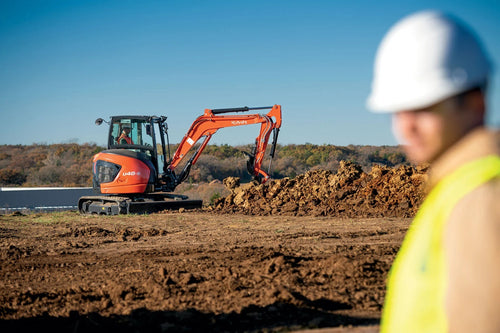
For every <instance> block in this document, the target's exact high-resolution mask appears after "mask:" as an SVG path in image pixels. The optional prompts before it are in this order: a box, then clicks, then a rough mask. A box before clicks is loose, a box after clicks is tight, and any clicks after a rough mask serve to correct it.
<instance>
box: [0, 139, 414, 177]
mask: <svg viewBox="0 0 500 333" xmlns="http://www.w3.org/2000/svg"><path fill="white" fill-rule="evenodd" d="M176 148H177V147H176V146H175V145H173V147H172V151H175V149H176ZM103 150H105V148H104V147H101V146H98V145H96V144H87V143H85V144H76V143H67V144H51V145H47V144H33V145H0V185H1V186H92V156H93V155H95V154H97V153H98V152H100V151H103ZM251 150H252V146H251V145H245V146H230V145H208V146H207V147H206V148H205V150H204V151H203V153H202V155H201V156H200V158H199V160H198V162H197V163H196V164H195V165H194V166H193V167H192V169H191V173H190V176H189V178H188V180H187V181H188V182H191V183H192V182H195V183H200V182H211V181H213V180H216V179H218V180H222V179H224V178H226V177H229V176H235V177H240V178H241V180H242V181H243V182H245V181H249V180H250V179H251V176H250V174H249V173H248V172H247V167H246V160H247V156H246V155H245V153H244V151H245V152H251ZM266 156H267V154H266ZM186 160H187V159H186ZM342 160H346V161H352V162H355V163H357V164H360V165H361V166H362V167H363V168H364V169H365V170H366V171H368V170H369V169H370V168H371V167H372V165H373V164H382V165H386V166H391V167H392V166H397V165H400V164H409V162H408V161H407V159H406V157H405V155H404V154H403V152H402V149H401V147H398V146H358V145H349V146H335V145H314V144H310V143H306V144H289V145H278V146H277V149H276V154H275V158H274V159H273V161H272V164H271V168H270V170H271V176H272V177H273V178H284V177H291V178H293V177H295V176H297V175H299V174H302V173H304V172H306V171H309V170H315V169H325V170H332V171H336V170H337V168H338V166H339V162H340V161H342ZM269 162H270V159H269V157H266V159H265V160H264V163H263V164H262V167H263V169H264V170H266V171H267V170H268V166H269ZM181 167H182V166H180V168H181ZM180 168H179V169H180Z"/></svg>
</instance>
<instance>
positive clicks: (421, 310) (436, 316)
mask: <svg viewBox="0 0 500 333" xmlns="http://www.w3.org/2000/svg"><path fill="white" fill-rule="evenodd" d="M495 177H500V157H499V156H497V155H491V156H487V157H484V158H481V159H478V160H475V161H473V162H469V163H467V164H465V165H463V166H461V167H460V168H458V169H457V170H456V171H454V172H453V173H451V174H450V175H448V176H446V177H445V178H443V179H442V180H441V181H440V182H439V183H438V184H437V185H436V186H435V187H434V188H433V189H432V190H431V192H430V193H429V195H428V196H427V198H426V199H425V201H424V203H423V204H422V206H421V207H420V209H419V212H418V213H417V215H416V216H415V219H414V221H413V222H412V224H411V226H410V228H409V229H408V232H407V234H406V236H405V239H404V241H403V244H402V245H401V248H400V250H399V252H398V254H397V256H396V259H395V260H394V263H393V265H392V268H391V270H390V272H389V278H388V283H387V294H386V298H385V304H384V309H383V312H382V321H381V330H380V331H381V332H398V333H399V332H446V331H447V329H448V324H447V320H446V314H445V297H446V287H447V285H446V284H447V281H446V276H447V275H446V262H445V256H444V249H443V236H444V228H445V224H446V221H447V220H448V217H449V215H450V214H451V212H452V210H453V207H454V206H455V205H456V204H457V203H458V201H459V200H460V199H462V198H463V197H464V196H465V195H466V194H467V193H469V192H471V191H473V190H474V189H475V188H477V187H479V186H480V185H482V184H484V183H486V182H488V181H489V180H491V179H493V178H495Z"/></svg>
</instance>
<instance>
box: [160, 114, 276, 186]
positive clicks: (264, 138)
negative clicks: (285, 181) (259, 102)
mask: <svg viewBox="0 0 500 333" xmlns="http://www.w3.org/2000/svg"><path fill="white" fill-rule="evenodd" d="M264 109H271V110H270V111H269V112H268V113H267V114H265V115H264V114H250V115H222V114H224V113H233V112H247V111H250V110H264ZM252 124H260V125H261V126H260V132H259V135H258V136H257V138H256V140H255V148H254V151H253V152H252V153H251V154H248V155H249V165H248V169H249V170H248V171H249V172H250V173H251V174H252V175H253V176H254V178H255V179H260V180H261V182H262V183H264V182H266V181H267V180H268V179H269V178H270V176H269V174H268V173H267V172H266V171H264V170H262V168H261V167H262V162H263V160H264V155H265V152H266V148H267V145H268V142H269V137H270V135H271V133H274V137H273V143H272V149H271V154H270V155H271V159H272V157H273V156H274V152H275V147H276V142H277V139H278V133H279V129H280V127H281V106H280V105H274V106H268V107H255V108H249V107H242V108H230V109H213V110H212V109H205V112H204V114H203V115H201V116H199V117H198V118H197V119H196V120H195V121H194V122H193V124H192V125H191V127H190V128H189V130H188V131H187V133H186V135H185V136H184V138H183V139H182V141H181V143H180V144H179V147H178V148H177V150H176V152H175V154H174V156H173V158H172V160H171V162H170V164H169V166H168V170H170V172H172V173H173V171H174V170H175V168H176V167H177V166H178V165H179V163H180V162H181V161H182V160H183V158H184V157H185V156H186V155H187V153H188V152H189V151H190V150H191V149H192V148H193V146H194V145H195V144H196V143H197V142H198V141H199V140H200V139H201V138H204V140H203V142H202V143H201V145H200V147H199V148H198V150H197V151H196V152H195V153H194V155H193V156H192V157H191V159H190V160H189V161H188V162H187V163H186V165H185V167H184V169H183V170H182V172H181V173H180V174H179V176H177V177H176V181H175V182H176V183H177V184H178V183H180V182H182V181H184V180H185V179H186V178H187V176H188V174H189V170H190V168H191V166H192V165H193V164H195V163H196V161H197V160H198V157H199V156H200V155H201V153H202V152H203V150H204V149H205V147H206V145H207V144H208V142H209V141H210V139H211V138H212V135H214V134H215V133H216V132H217V131H218V130H219V129H221V128H225V127H235V126H245V125H252Z"/></svg>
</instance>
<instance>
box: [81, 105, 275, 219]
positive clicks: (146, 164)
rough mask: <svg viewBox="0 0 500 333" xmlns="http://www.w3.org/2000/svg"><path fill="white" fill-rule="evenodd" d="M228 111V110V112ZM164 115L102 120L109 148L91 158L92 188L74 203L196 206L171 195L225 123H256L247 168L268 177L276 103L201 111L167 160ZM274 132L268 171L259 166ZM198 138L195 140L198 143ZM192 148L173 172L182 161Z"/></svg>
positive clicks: (95, 207) (94, 208) (101, 209)
mask: <svg viewBox="0 0 500 333" xmlns="http://www.w3.org/2000/svg"><path fill="white" fill-rule="evenodd" d="M265 109H270V111H269V112H268V113H267V114H247V115H238V114H235V113H238V112H248V111H250V110H265ZM227 113H232V114H227ZM166 120H167V117H165V116H160V117H157V116H113V117H111V120H110V121H109V122H107V121H105V120H104V119H102V118H98V119H97V120H96V124H97V125H101V124H102V123H103V122H106V123H108V124H109V125H110V126H109V136H108V149H107V150H104V151H102V152H100V153H98V154H96V155H95V156H94V158H93V187H94V190H95V191H96V192H97V193H98V195H95V196H84V197H81V198H80V199H79V201H78V209H79V210H80V212H81V213H83V214H106V215H117V214H128V213H139V214H140V213H150V212H156V211H161V210H165V209H178V208H187V209H189V208H199V207H201V206H202V201H201V200H190V199H189V198H188V197H186V196H184V195H179V194H173V193H170V192H173V191H174V190H175V188H176V187H177V185H179V184H180V183H182V182H183V181H184V180H186V179H187V178H188V176H189V172H190V170H191V167H192V166H193V165H194V164H195V163H196V161H197V160H198V158H199V157H200V155H201V153H202V152H203V150H204V149H205V147H206V146H207V144H208V142H209V141H210V139H211V138H212V135H214V134H215V133H216V132H217V131H218V130H219V129H221V128H225V127H234V126H245V125H252V124H260V132H259V135H258V136H257V138H256V142H255V147H254V148H253V150H252V152H245V153H246V155H247V156H248V161H247V168H248V171H249V172H250V174H251V175H252V176H253V178H254V179H255V180H257V181H259V182H260V183H264V182H266V181H267V180H268V179H269V178H270V175H269V173H270V168H271V162H272V159H273V157H274V153H275V149H276V143H277V140H278V134H279V129H280V127H281V106H280V105H274V106H268V107H241V108H229V109H213V110H212V109H205V112H204V114H203V115H201V116H199V117H198V118H197V119H196V120H195V121H194V122H193V124H192V125H191V127H190V128H189V130H188V132H187V133H186V135H185V136H184V138H183V139H182V141H181V143H180V144H179V146H178V148H177V150H176V151H175V153H174V155H173V157H172V158H170V143H169V139H168V126H167V123H166ZM271 134H273V142H272V146H271V149H270V154H269V155H270V161H269V169H268V171H267V172H266V171H264V170H263V169H262V168H261V166H262V163H263V160H264V157H265V152H266V148H267V146H268V142H269V138H270V136H271ZM199 140H202V141H201V142H200V144H197V143H198V141H199ZM193 147H197V148H196V151H194V153H192V155H191V157H190V158H189V159H188V160H187V162H185V164H184V166H183V167H182V170H180V172H177V167H179V165H180V163H181V161H183V159H184V158H185V157H186V156H188V155H189V154H188V153H189V152H190V150H191V149H192V148H193Z"/></svg>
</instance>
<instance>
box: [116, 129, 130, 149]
mask: <svg viewBox="0 0 500 333" xmlns="http://www.w3.org/2000/svg"><path fill="white" fill-rule="evenodd" d="M130 131H131V128H130V125H129V124H125V125H123V126H122V133H121V135H120V136H119V137H118V139H117V140H116V142H117V143H118V144H120V145H126V144H129V145H133V144H134V141H132V138H131V137H130Z"/></svg>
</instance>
